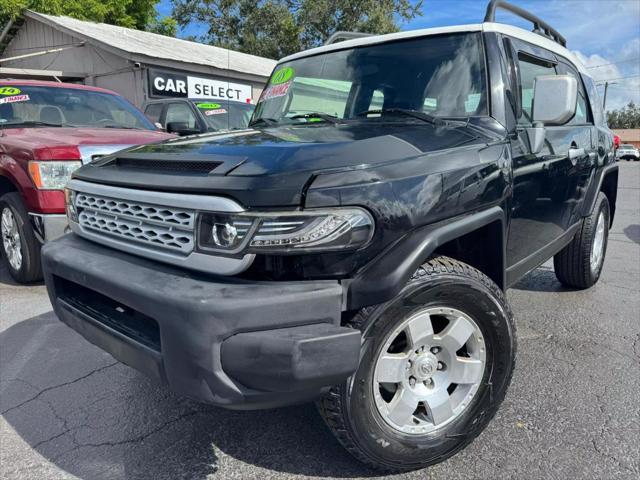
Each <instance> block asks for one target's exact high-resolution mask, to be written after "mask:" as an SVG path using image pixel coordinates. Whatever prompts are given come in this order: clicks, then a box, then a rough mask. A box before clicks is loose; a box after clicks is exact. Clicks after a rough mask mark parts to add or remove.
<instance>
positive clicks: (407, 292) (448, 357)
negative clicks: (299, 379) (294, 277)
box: [318, 257, 516, 472]
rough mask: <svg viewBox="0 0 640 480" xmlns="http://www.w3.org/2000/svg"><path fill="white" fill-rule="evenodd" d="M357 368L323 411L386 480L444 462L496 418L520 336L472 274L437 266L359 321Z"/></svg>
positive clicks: (438, 262)
mask: <svg viewBox="0 0 640 480" xmlns="http://www.w3.org/2000/svg"><path fill="white" fill-rule="evenodd" d="M349 326H351V327H352V328H357V329H359V330H361V331H362V337H363V341H362V346H361V354H360V366H359V367H358V370H357V371H356V372H355V373H354V374H353V375H352V376H351V377H350V378H349V379H347V380H346V381H345V382H344V383H343V384H341V385H338V386H335V387H332V388H331V390H330V391H329V392H328V393H327V394H326V395H325V396H324V397H323V398H322V399H321V400H319V401H318V409H319V411H320V414H321V415H322V417H323V418H324V420H325V422H326V424H327V425H328V426H329V428H330V430H331V431H332V432H333V434H334V435H335V436H336V437H337V439H338V440H339V441H340V443H342V445H343V446H344V447H345V448H346V449H347V450H348V451H349V452H350V453H351V454H352V455H353V456H354V457H356V458H357V459H359V460H360V461H362V462H364V463H365V464H367V465H369V466H371V467H373V468H376V469H379V470H383V471H388V472H399V471H408V470H415V469H419V468H423V467H426V466H428V465H432V464H434V463H438V462H441V461H443V460H445V459H446V458H448V457H450V456H452V455H454V454H455V453H456V452H458V451H459V450H461V449H462V448H464V447H465V446H466V445H467V444H469V443H470V442H471V441H472V440H473V439H474V438H475V437H476V436H478V434H480V432H481V431H482V430H483V429H484V428H485V427H486V426H487V424H488V423H489V421H490V420H491V418H492V417H493V416H494V415H495V413H496V411H497V409H498V407H499V405H500V403H501V402H502V400H503V399H504V396H505V394H506V391H507V387H508V386H509V382H510V380H511V375H512V372H513V368H514V364H515V353H516V335H515V324H514V321H513V315H512V313H511V309H510V308H509V305H508V303H507V301H506V299H505V297H504V294H503V292H502V291H501V290H500V288H498V286H497V285H496V284H495V283H493V282H492V281H491V280H490V279H489V278H488V277H487V276H485V275H484V274H482V273H481V272H479V271H478V270H476V269H474V268H472V267H471V266H469V265H466V264H464V263H461V262H458V261H456V260H453V259H451V258H447V257H435V258H432V259H430V260H429V261H428V262H427V263H425V264H424V265H422V266H421V267H420V268H419V269H418V271H417V272H416V273H415V274H414V276H413V277H412V278H411V280H410V281H409V282H408V283H407V285H406V286H405V287H404V289H403V290H402V291H401V292H400V293H399V294H398V295H397V296H396V297H395V298H394V299H392V300H390V301H388V302H386V303H384V304H381V305H377V306H373V307H367V308H364V309H362V310H361V311H360V312H358V313H357V314H356V315H355V317H354V318H353V319H352V320H351V321H350V322H349Z"/></svg>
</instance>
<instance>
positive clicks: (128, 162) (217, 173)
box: [74, 121, 495, 206]
mask: <svg viewBox="0 0 640 480" xmlns="http://www.w3.org/2000/svg"><path fill="white" fill-rule="evenodd" d="M494 139H495V137H494V136H493V134H492V132H491V131H490V130H487V129H484V128H478V127H477V126H473V125H468V124H464V123H455V124H452V125H439V126H435V125H431V124H428V123H422V122H413V121H408V122H402V123H400V122H385V123H382V122H380V123H378V122H357V123H344V124H336V125H333V124H326V123H323V124H313V125H309V124H307V125H301V126H286V127H285V126H281V127H273V128H264V129H250V130H242V131H234V132H226V133H217V134H205V135H198V136H191V137H183V138H177V139H172V140H169V141H166V142H164V143H160V144H154V145H144V146H140V147H136V148H133V149H129V150H126V151H124V152H120V153H118V154H115V155H114V156H112V157H107V158H105V159H104V160H102V161H98V162H96V163H94V164H92V165H88V166H86V167H84V168H82V169H80V170H78V171H77V172H76V174H75V175H74V177H75V178H79V179H83V180H88V181H93V182H99V183H108V184H113V185H119V186H130V187H134V188H145V189H149V190H161V191H180V192H197V193H211V194H214V193H215V194H223V195H224V194H226V195H228V196H232V197H235V198H236V199H238V200H240V201H241V202H242V203H244V204H245V205H247V206H250V205H252V204H253V205H258V204H259V205H264V204H265V203H267V204H269V205H272V206H277V205H280V204H282V205H290V204H292V203H299V200H300V195H301V193H302V190H303V189H304V187H305V185H307V184H308V183H309V180H310V179H312V178H313V176H315V175H317V174H320V173H323V172H328V171H330V172H335V171H339V170H342V169H345V170H351V169H354V168H358V169H362V168H367V167H372V166H376V165H381V164H387V163H393V162H397V161H400V160H405V159H410V158H416V157H420V156H423V155H425V154H428V153H429V152H434V151H442V150H446V149H452V148H456V147H469V146H471V145H474V144H476V145H485V144H486V143H488V142H489V141H491V140H494ZM134 172H135V173H134ZM269 196H270V198H271V199H270V200H268V199H267V198H269ZM283 202H284V203H283Z"/></svg>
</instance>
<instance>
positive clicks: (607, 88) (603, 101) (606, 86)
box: [601, 82, 618, 112]
mask: <svg viewBox="0 0 640 480" xmlns="http://www.w3.org/2000/svg"><path fill="white" fill-rule="evenodd" d="M617 84H618V82H611V83H609V82H604V99H603V100H602V110H603V111H604V112H606V111H607V90H609V85H617ZM601 85H602V84H601Z"/></svg>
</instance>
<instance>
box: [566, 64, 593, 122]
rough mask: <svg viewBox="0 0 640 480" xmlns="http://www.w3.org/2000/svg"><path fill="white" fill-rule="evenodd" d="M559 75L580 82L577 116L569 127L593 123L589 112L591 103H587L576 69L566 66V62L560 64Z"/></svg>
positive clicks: (580, 78)
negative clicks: (567, 76) (573, 78)
mask: <svg viewBox="0 0 640 480" xmlns="http://www.w3.org/2000/svg"><path fill="white" fill-rule="evenodd" d="M558 73H560V74H562V75H571V76H573V77H575V79H576V80H577V81H578V102H577V104H576V114H575V116H574V117H573V118H572V119H571V120H569V122H567V124H568V125H585V124H587V123H593V121H592V117H591V115H590V111H589V103H588V101H587V99H588V97H587V93H586V91H585V89H584V85H583V84H582V77H581V76H580V75H579V74H578V72H577V71H576V70H575V68H573V67H571V66H569V65H567V64H565V63H564V62H562V63H560V64H558Z"/></svg>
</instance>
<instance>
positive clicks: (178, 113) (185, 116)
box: [165, 103, 196, 128]
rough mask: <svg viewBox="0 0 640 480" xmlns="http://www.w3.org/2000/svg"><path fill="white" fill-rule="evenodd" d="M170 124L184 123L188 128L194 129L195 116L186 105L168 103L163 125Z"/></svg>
mask: <svg viewBox="0 0 640 480" xmlns="http://www.w3.org/2000/svg"><path fill="white" fill-rule="evenodd" d="M171 122H180V123H186V124H187V127H188V128H195V127H196V116H195V114H194V113H193V110H191V107H190V106H189V105H187V104H186V103H170V104H169V105H167V114H166V115H165V123H167V124H169V123H171Z"/></svg>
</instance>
